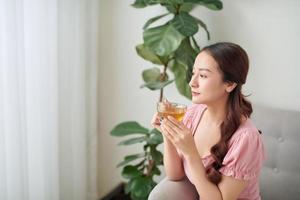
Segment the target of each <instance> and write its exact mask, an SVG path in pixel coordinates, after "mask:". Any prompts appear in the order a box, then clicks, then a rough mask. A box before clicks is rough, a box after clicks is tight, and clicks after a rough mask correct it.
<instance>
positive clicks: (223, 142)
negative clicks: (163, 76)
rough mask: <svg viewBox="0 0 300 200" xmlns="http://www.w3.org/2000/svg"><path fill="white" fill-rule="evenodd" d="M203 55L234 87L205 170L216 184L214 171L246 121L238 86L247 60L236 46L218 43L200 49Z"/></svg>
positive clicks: (243, 78) (217, 175) (246, 110)
mask: <svg viewBox="0 0 300 200" xmlns="http://www.w3.org/2000/svg"><path fill="white" fill-rule="evenodd" d="M202 51H205V52H206V53H208V54H209V55H210V56H212V57H213V58H214V60H215V61H216V62H217V63H218V65H219V70H220V72H221V74H222V75H223V81H224V82H231V83H236V84H237V86H236V87H235V88H234V90H233V91H232V92H230V93H229V98H228V102H227V110H226V118H225V119H224V121H223V123H222V124H221V127H220V129H221V138H220V141H219V142H218V143H217V144H215V145H214V146H213V147H212V148H211V149H210V152H211V155H212V156H213V157H214V159H215V161H214V162H213V163H212V164H211V165H210V166H209V167H208V168H207V171H206V174H207V177H208V179H209V180H210V181H211V182H213V183H214V184H218V183H219V182H220V181H221V179H222V176H221V174H220V172H219V171H218V170H219V169H220V168H221V167H222V166H223V165H222V162H223V159H224V157H225V155H226V154H227V152H228V142H229V140H230V138H231V137H232V135H233V134H234V133H235V132H236V130H237V129H238V127H239V126H240V124H241V119H242V118H243V117H246V118H248V117H250V115H251V113H252V105H251V103H250V102H249V101H247V100H246V99H245V96H244V95H243V94H242V91H241V90H242V85H243V84H244V83H245V82H246V78H247V74H248V69H249V59H248V56H247V53H246V52H245V50H244V49H242V48H241V47H240V46H239V45H237V44H233V43H229V42H222V43H216V44H213V45H210V46H207V47H204V48H203V49H202Z"/></svg>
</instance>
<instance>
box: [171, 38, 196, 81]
mask: <svg viewBox="0 0 300 200" xmlns="http://www.w3.org/2000/svg"><path fill="white" fill-rule="evenodd" d="M196 56H197V52H196V51H195V50H194V49H193V47H192V46H191V43H190V41H189V39H188V38H186V39H184V40H183V41H182V43H181V44H180V46H179V48H178V49H177V50H176V52H175V58H176V60H178V61H180V62H181V63H182V64H183V65H186V66H188V69H193V65H194V60H195V58H196ZM188 81H189V80H187V82H188Z"/></svg>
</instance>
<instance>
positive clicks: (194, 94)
mask: <svg viewBox="0 0 300 200" xmlns="http://www.w3.org/2000/svg"><path fill="white" fill-rule="evenodd" d="M199 94H200V93H197V92H192V96H197V95H199Z"/></svg>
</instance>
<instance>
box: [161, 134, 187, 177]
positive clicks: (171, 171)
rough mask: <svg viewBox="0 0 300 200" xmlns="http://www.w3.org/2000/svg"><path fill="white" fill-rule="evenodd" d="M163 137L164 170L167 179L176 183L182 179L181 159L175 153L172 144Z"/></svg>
mask: <svg viewBox="0 0 300 200" xmlns="http://www.w3.org/2000/svg"><path fill="white" fill-rule="evenodd" d="M163 137H164V168H165V172H166V175H167V177H168V178H169V179H170V180H173V181H176V180H180V179H182V178H183V177H184V170H183V165H182V159H181V158H180V156H179V155H178V153H177V150H176V148H175V147H174V145H173V144H172V142H171V141H170V140H169V139H168V138H166V137H165V136H163Z"/></svg>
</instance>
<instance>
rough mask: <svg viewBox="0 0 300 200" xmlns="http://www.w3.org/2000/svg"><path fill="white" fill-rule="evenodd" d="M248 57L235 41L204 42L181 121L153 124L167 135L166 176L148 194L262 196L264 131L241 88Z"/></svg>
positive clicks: (156, 197) (184, 198)
mask: <svg viewBox="0 0 300 200" xmlns="http://www.w3.org/2000/svg"><path fill="white" fill-rule="evenodd" d="M248 68H249V61H248V56H247V54H246V52H245V51H244V50H243V49H242V48H241V47H240V46H239V45H237V44H233V43H228V42H223V43H216V44H213V45H210V46H207V47H205V48H203V50H202V51H201V52H200V53H199V55H198V56H197V57H196V60H195V63H194V67H193V76H192V79H191V81H190V83H189V85H190V87H191V90H192V96H193V97H192V102H193V104H192V106H190V107H189V108H188V110H187V112H186V114H185V116H184V119H183V121H182V122H179V121H177V120H176V119H174V118H172V117H168V118H165V119H163V121H162V123H161V124H160V122H159V117H158V115H157V113H156V114H155V115H154V117H153V119H152V125H153V126H154V127H155V128H157V129H158V130H160V131H161V132H162V134H163V138H164V167H165V172H166V176H167V177H166V178H165V179H164V180H163V181H161V182H160V183H159V184H158V185H157V186H156V187H155V188H154V189H153V191H152V192H151V194H150V196H149V199H150V200H195V199H201V200H236V199H238V200H260V199H261V197H260V194H259V175H260V170H261V167H262V163H263V161H264V160H265V150H264V145H263V142H262V138H261V135H260V133H259V131H258V129H257V128H256V127H255V125H254V124H253V122H252V121H251V119H250V115H251V113H252V106H251V103H250V102H249V101H247V100H246V99H245V97H244V96H243V94H242V91H241V90H242V85H243V84H245V82H246V77H247V73H248Z"/></svg>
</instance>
